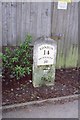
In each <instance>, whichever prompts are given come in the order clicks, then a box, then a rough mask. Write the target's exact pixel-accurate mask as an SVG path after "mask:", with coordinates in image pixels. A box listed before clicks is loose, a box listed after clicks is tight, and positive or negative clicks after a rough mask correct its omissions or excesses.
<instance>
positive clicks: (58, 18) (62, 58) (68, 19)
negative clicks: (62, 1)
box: [52, 2, 78, 67]
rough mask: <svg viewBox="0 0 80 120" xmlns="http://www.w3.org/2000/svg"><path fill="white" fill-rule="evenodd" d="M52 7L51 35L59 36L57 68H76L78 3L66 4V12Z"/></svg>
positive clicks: (55, 6)
mask: <svg viewBox="0 0 80 120" xmlns="http://www.w3.org/2000/svg"><path fill="white" fill-rule="evenodd" d="M57 5H58V3H57V2H55V3H54V6H53V20H52V35H53V37H54V38H55V37H57V36H59V35H61V37H60V38H61V40H59V41H58V42H57V44H58V53H57V67H69V66H70V67H73V66H77V59H78V54H77V53H78V3H68V8H67V10H61V9H57Z"/></svg>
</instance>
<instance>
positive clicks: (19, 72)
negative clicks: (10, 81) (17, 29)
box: [2, 35, 32, 79]
mask: <svg viewBox="0 0 80 120" xmlns="http://www.w3.org/2000/svg"><path fill="white" fill-rule="evenodd" d="M31 40H32V37H31V36H30V35H27V37H26V39H25V41H24V42H23V43H21V44H20V46H19V47H16V48H14V49H11V48H8V47H6V49H5V52H4V54H3V55H2V62H3V65H2V66H3V72H2V73H3V76H5V75H7V76H9V77H10V78H16V79H20V78H21V77H23V76H25V75H26V74H30V72H31V69H32V64H31V61H32V56H31V47H30V43H31Z"/></svg>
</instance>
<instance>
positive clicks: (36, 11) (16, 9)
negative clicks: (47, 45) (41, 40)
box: [2, 2, 52, 46]
mask: <svg viewBox="0 0 80 120" xmlns="http://www.w3.org/2000/svg"><path fill="white" fill-rule="evenodd" d="M2 11H3V12H2V23H3V24H2V26H3V28H2V33H3V37H2V38H3V45H4V46H5V45H9V46H16V45H18V44H20V42H21V41H24V39H25V36H26V35H27V34H31V35H32V37H33V41H34V40H35V39H36V38H37V37H41V36H42V35H45V36H50V34H51V14H52V13H51V3H35V2H30V3H29V2H8V3H3V4H2Z"/></svg>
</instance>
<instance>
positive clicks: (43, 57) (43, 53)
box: [37, 44, 55, 65]
mask: <svg viewBox="0 0 80 120" xmlns="http://www.w3.org/2000/svg"><path fill="white" fill-rule="evenodd" d="M54 55H55V48H54V46H52V45H48V44H44V45H41V46H39V47H38V58H37V65H51V64H53V63H54Z"/></svg>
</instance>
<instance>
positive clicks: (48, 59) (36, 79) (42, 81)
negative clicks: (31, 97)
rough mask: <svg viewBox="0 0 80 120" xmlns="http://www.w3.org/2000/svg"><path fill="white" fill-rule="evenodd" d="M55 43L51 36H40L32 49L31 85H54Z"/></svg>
mask: <svg viewBox="0 0 80 120" xmlns="http://www.w3.org/2000/svg"><path fill="white" fill-rule="evenodd" d="M56 52H57V43H56V41H54V40H53V39H51V38H48V37H41V38H39V39H37V40H36V41H35V43H34V49H33V86H34V87H39V86H44V85H48V86H49V85H54V79H55V64H56Z"/></svg>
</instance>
